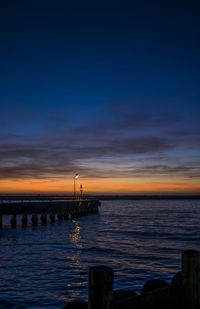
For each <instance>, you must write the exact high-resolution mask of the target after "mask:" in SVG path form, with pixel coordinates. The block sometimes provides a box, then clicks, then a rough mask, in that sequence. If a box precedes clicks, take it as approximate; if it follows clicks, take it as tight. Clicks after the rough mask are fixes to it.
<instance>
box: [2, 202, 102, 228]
mask: <svg viewBox="0 0 200 309" xmlns="http://www.w3.org/2000/svg"><path fill="white" fill-rule="evenodd" d="M99 205H100V202H99V200H92V199H91V200H88V199H74V200H70V199H64V200H63V199H60V198H58V199H56V198H54V199H52V198H51V199H49V200H48V199H47V197H43V198H42V199H39V198H37V199H33V197H27V196H26V197H18V198H15V199H13V198H12V199H6V198H4V199H1V200H0V228H2V227H3V216H4V215H10V224H11V226H12V227H15V226H16V225H17V215H21V218H20V219H21V224H22V226H26V225H27V224H28V215H29V214H31V222H32V224H33V225H36V224H38V221H39V220H40V221H41V223H42V224H46V223H47V216H48V215H49V219H50V221H51V222H55V220H56V219H58V220H66V219H68V218H69V217H71V218H72V219H73V218H77V217H80V216H83V215H87V214H91V213H96V212H98V207H99ZM38 217H39V218H38Z"/></svg>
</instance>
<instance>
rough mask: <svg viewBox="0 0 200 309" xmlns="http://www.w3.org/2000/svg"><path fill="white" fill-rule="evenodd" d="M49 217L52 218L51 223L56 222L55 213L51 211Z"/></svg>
mask: <svg viewBox="0 0 200 309" xmlns="http://www.w3.org/2000/svg"><path fill="white" fill-rule="evenodd" d="M49 218H50V220H51V223H53V222H55V213H54V212H51V213H50V216H49Z"/></svg>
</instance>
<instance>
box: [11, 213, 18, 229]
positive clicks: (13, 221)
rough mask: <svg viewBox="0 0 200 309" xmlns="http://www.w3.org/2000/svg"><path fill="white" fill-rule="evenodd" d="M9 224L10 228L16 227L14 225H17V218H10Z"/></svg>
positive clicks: (14, 216) (13, 216)
mask: <svg viewBox="0 0 200 309" xmlns="http://www.w3.org/2000/svg"><path fill="white" fill-rule="evenodd" d="M10 224H11V226H12V227H16V225H17V217H16V215H12V216H11V218H10Z"/></svg>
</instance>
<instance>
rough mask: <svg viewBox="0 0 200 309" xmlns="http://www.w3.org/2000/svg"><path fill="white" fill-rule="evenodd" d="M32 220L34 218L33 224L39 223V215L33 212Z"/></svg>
mask: <svg viewBox="0 0 200 309" xmlns="http://www.w3.org/2000/svg"><path fill="white" fill-rule="evenodd" d="M31 220H32V224H33V225H37V224H38V216H37V214H32V217H31Z"/></svg>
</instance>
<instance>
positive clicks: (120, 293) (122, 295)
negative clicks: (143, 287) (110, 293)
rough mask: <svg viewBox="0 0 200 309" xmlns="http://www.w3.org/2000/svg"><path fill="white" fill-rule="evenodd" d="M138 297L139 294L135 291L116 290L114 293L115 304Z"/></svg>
mask: <svg viewBox="0 0 200 309" xmlns="http://www.w3.org/2000/svg"><path fill="white" fill-rule="evenodd" d="M135 296H137V293H135V292H134V291H128V290H116V291H114V303H115V302H118V301H121V300H124V299H127V298H132V297H135Z"/></svg>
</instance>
